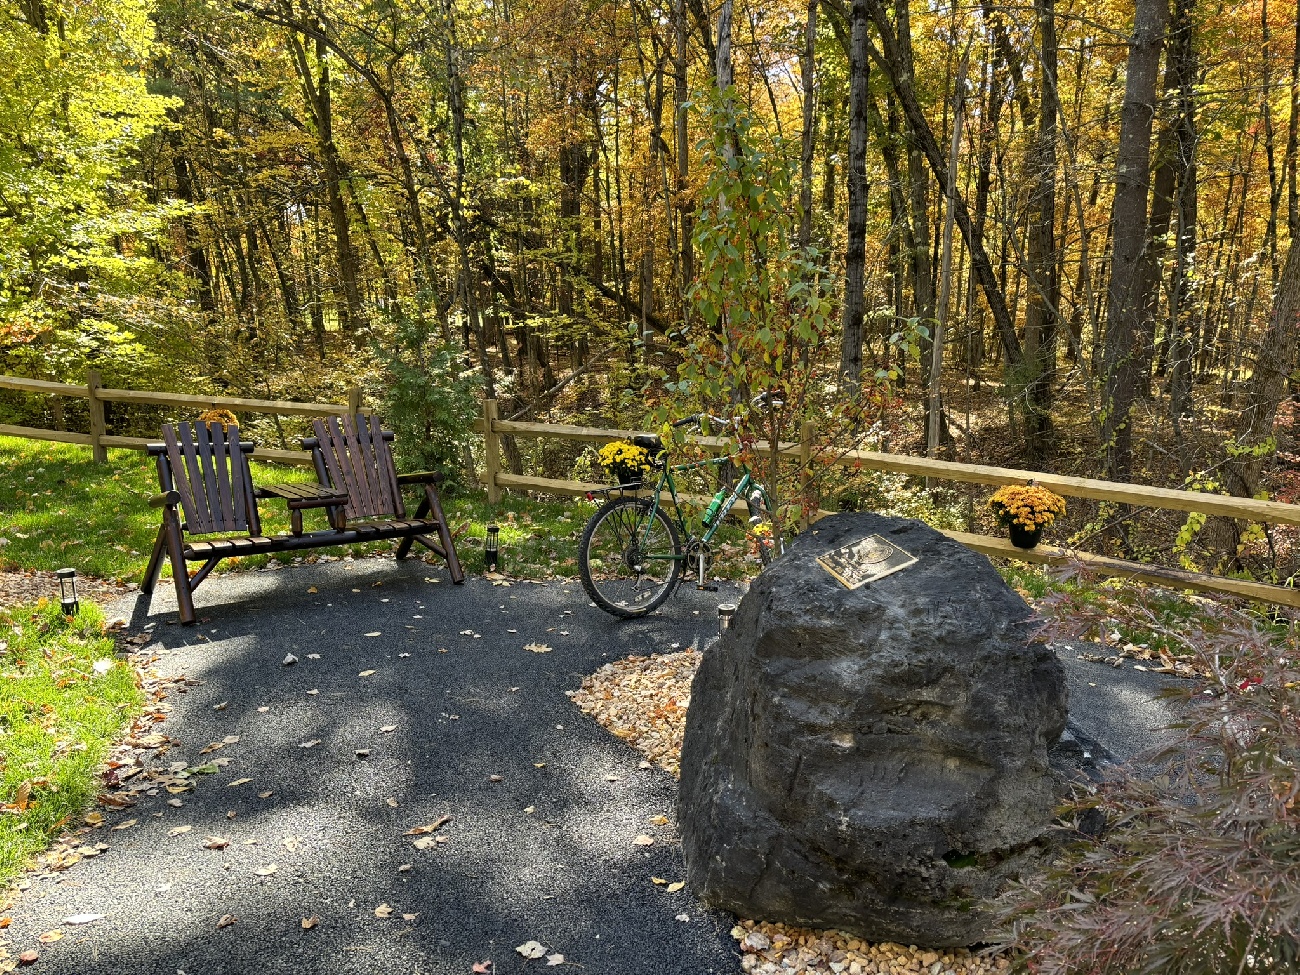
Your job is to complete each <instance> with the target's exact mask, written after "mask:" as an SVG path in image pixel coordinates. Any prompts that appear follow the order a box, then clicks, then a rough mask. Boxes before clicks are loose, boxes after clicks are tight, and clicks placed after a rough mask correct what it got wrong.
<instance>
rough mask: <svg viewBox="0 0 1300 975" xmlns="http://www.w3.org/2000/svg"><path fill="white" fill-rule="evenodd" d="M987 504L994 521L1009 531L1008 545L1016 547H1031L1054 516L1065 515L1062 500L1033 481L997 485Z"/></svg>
mask: <svg viewBox="0 0 1300 975" xmlns="http://www.w3.org/2000/svg"><path fill="white" fill-rule="evenodd" d="M988 504H989V508H990V510H992V512H993V514H994V516H995V517H996V518H997V520H998V524H999V525H1003V526H1005V527H1006V528H1007V529H1008V530H1009V531H1010V533H1011V544H1012V545H1014V546H1016V548H1024V549H1030V548H1033V547H1034V546H1035V545H1037V544H1038V540H1039V539H1040V538H1041V537H1042V534H1043V529H1044V528H1047V527H1048V526H1049V525H1051V524H1052V522H1054V521H1055V520H1056V516H1057V515H1063V514H1065V499H1064V498H1063V497H1061V496H1060V495H1059V494H1056V493H1054V492H1052V491H1049V490H1047V488H1045V487H1040V486H1039V485H1037V484H1035V483H1034V482H1033V481H1030V482H1029V483H1028V484H1008V485H1006V486H1004V487H1000V488H998V489H997V490H996V491H994V492H993V495H992V497H990V498H989V501H988Z"/></svg>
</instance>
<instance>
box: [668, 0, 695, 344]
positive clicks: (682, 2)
mask: <svg viewBox="0 0 1300 975" xmlns="http://www.w3.org/2000/svg"><path fill="white" fill-rule="evenodd" d="M674 10H675V12H676V13H675V18H674V19H675V23H674V25H673V26H674V29H675V31H676V35H677V36H676V38H675V41H676V49H675V52H674V57H673V121H674V127H675V133H676V143H677V187H676V189H677V208H678V212H679V214H680V216H679V218H678V222H679V224H680V227H681V238H680V246H681V249H682V251H681V271H682V278H681V280H680V281H679V282H678V288H679V291H680V293H681V294H682V295H685V294H686V290H687V289H688V288H689V287H690V286H691V282H692V281H694V280H695V242H694V240H693V239H692V238H693V237H694V236H695V201H694V200H693V199H692V198H691V195H690V182H689V180H690V171H691V168H690V167H691V142H690V133H689V131H688V129H687V126H686V123H687V112H686V100H687V96H688V94H689V89H688V88H687V78H686V56H687V49H686V0H677V4H676V6H675V7H674ZM686 316H687V313H686V311H685V309H683V313H682V317H683V320H684V319H685V318H686Z"/></svg>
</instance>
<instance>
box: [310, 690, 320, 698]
mask: <svg viewBox="0 0 1300 975" xmlns="http://www.w3.org/2000/svg"><path fill="white" fill-rule="evenodd" d="M319 693H320V691H318V690H316V689H315V688H312V689H311V690H310V691H308V692H307V694H308V696H310V697H315V696H316V695H317V694H319Z"/></svg>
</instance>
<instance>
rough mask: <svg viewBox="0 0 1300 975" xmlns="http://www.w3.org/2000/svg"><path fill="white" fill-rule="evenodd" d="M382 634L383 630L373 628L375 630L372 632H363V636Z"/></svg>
mask: <svg viewBox="0 0 1300 975" xmlns="http://www.w3.org/2000/svg"><path fill="white" fill-rule="evenodd" d="M383 635H384V634H383V632H382V631H380V630H375V632H373V633H365V634H363V636H383Z"/></svg>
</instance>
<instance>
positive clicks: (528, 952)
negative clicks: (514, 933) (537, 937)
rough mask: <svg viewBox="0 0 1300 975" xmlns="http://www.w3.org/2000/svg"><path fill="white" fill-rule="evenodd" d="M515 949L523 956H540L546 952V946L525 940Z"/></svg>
mask: <svg viewBox="0 0 1300 975" xmlns="http://www.w3.org/2000/svg"><path fill="white" fill-rule="evenodd" d="M515 951H517V952H519V954H521V955H523V956H524V957H525V958H541V957H542V956H543V955H544V954H546V946H545V945H543V944H539V943H538V942H536V941H525V942H524V943H523V944H521V945H520V946H519V947H518V948H516V949H515Z"/></svg>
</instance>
